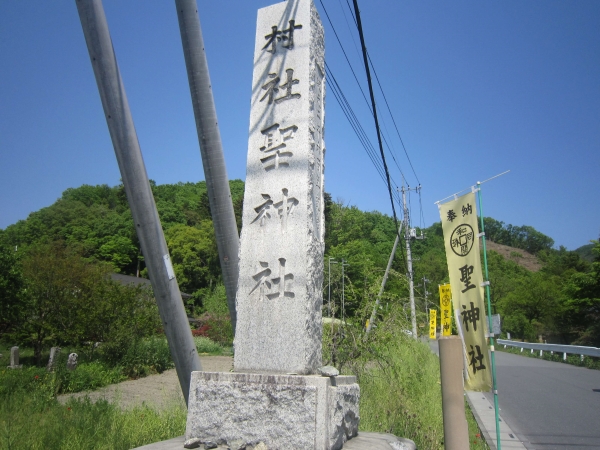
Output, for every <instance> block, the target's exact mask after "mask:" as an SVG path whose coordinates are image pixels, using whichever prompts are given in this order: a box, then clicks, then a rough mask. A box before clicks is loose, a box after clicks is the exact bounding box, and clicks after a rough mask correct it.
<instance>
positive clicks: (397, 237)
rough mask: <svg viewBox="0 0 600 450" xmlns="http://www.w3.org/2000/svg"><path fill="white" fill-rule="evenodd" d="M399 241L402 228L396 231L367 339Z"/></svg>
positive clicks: (370, 320)
mask: <svg viewBox="0 0 600 450" xmlns="http://www.w3.org/2000/svg"><path fill="white" fill-rule="evenodd" d="M398 242H400V230H398V232H397V233H396V240H395V241H394V247H393V248H392V253H391V254H390V259H389V260H388V264H387V267H386V268H385V274H384V275H383V280H381V287H380V288H379V294H377V300H375V306H373V312H372V313H371V318H370V319H369V325H368V326H367V330H366V331H365V339H366V338H367V335H368V334H369V332H370V331H371V328H373V322H374V321H375V317H376V315H377V308H378V307H379V302H380V301H381V295H382V294H383V290H384V289H385V283H386V282H387V279H388V275H389V273H390V269H391V268H392V262H393V261H394V255H395V254H396V248H397V247H398Z"/></svg>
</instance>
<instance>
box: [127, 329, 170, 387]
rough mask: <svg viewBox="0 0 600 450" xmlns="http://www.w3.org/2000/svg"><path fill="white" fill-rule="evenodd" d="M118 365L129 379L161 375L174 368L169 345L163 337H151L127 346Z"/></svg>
mask: <svg viewBox="0 0 600 450" xmlns="http://www.w3.org/2000/svg"><path fill="white" fill-rule="evenodd" d="M119 364H120V365H121V367H122V370H123V373H124V374H125V375H127V376H128V377H130V378H139V377H143V376H146V375H149V374H152V373H162V372H164V371H165V370H167V369H171V368H173V367H174V363H173V360H172V358H171V352H170V350H169V344H168V343H167V339H166V338H165V337H164V336H153V337H149V338H146V339H142V340H140V341H134V342H132V343H131V345H129V347H128V348H127V351H126V353H125V355H123V357H122V358H121V360H120V362H119Z"/></svg>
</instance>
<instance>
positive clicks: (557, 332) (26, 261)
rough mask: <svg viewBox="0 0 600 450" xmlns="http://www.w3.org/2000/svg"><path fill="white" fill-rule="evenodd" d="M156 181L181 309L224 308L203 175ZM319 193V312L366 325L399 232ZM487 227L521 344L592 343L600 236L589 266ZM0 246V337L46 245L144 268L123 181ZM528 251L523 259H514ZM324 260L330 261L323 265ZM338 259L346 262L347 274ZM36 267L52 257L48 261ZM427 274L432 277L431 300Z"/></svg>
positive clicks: (75, 256) (421, 297)
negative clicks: (183, 299) (184, 296)
mask: <svg viewBox="0 0 600 450" xmlns="http://www.w3.org/2000/svg"><path fill="white" fill-rule="evenodd" d="M230 186H231V192H232V198H233V202H234V209H235V213H236V218H237V220H238V227H240V226H241V220H240V218H241V208H242V202H243V190H244V184H243V182H242V181H241V180H234V181H231V182H230ZM152 189H153V192H154V196H155V200H156V205H157V208H158V211H159V215H160V218H161V221H162V225H163V228H164V230H165V237H166V240H167V244H168V246H169V250H170V253H171V257H172V260H173V264H174V267H175V272H176V274H177V279H178V281H179V284H180V287H181V290H182V291H183V292H186V293H189V294H191V295H192V297H191V299H189V300H187V304H186V308H187V309H188V312H189V313H190V314H193V315H196V316H197V315H200V314H202V313H203V312H205V311H206V310H207V309H208V310H210V311H212V312H215V311H216V312H219V311H220V313H221V314H226V309H225V307H224V289H223V287H222V285H221V275H220V267H219V263H218V255H217V248H216V244H215V241H214V231H213V224H212V221H211V216H210V207H209V203H208V198H207V193H206V185H205V183H204V182H199V183H179V184H176V185H160V186H159V185H155V184H154V183H152ZM325 200H326V205H325V220H326V237H325V243H326V246H325V252H326V255H325V277H324V285H323V287H324V313H325V315H328V311H329V298H331V302H332V309H333V312H334V314H335V316H336V317H341V316H342V315H343V316H344V318H345V319H346V320H350V321H355V322H356V323H364V321H365V320H366V318H367V317H368V315H369V314H370V310H371V309H372V307H373V304H374V302H375V297H376V295H377V291H378V289H379V285H380V283H381V279H382V276H383V272H384V270H385V267H386V264H387V260H388V258H389V254H390V251H391V249H392V245H393V242H394V239H395V231H394V221H393V219H392V218H390V217H389V216H386V215H383V214H381V213H378V212H364V211H360V210H359V209H358V208H356V207H353V206H346V205H344V204H343V203H342V202H334V201H332V200H331V197H330V196H329V195H328V194H326V196H325ZM485 227H486V235H487V237H488V239H490V240H491V241H493V242H495V243H497V244H502V245H505V246H510V247H512V249H510V250H508V249H507V248H503V250H502V251H503V254H504V255H505V256H501V255H500V254H499V253H497V252H495V251H493V250H491V251H490V252H489V266H490V279H491V287H492V288H491V294H492V304H493V310H494V312H498V313H500V314H501V315H502V318H503V331H504V332H510V333H511V336H512V337H514V338H523V339H527V340H534V339H537V337H538V336H539V335H543V336H544V338H545V339H547V340H548V341H560V342H568V343H578V344H583V345H600V325H599V323H600V320H599V319H600V254H599V253H598V252H599V251H600V246H599V245H598V243H596V244H595V247H594V249H595V252H596V254H595V262H593V263H590V262H588V261H586V260H584V259H582V258H581V257H580V256H579V254H578V253H576V252H570V251H567V250H566V249H564V248H560V249H558V250H556V249H553V248H552V246H553V245H554V241H553V240H552V239H551V238H550V237H548V236H545V235H543V234H542V233H540V232H538V231H537V230H535V229H533V228H532V227H529V226H513V225H510V224H509V225H506V224H504V223H503V222H500V221H497V220H495V219H492V218H485ZM420 231H423V233H424V234H425V236H426V239H424V240H413V241H412V249H413V258H414V280H415V287H416V293H415V297H416V301H417V310H418V311H419V313H418V322H419V326H422V327H423V328H422V330H423V331H424V330H425V328H424V327H425V324H426V318H425V309H426V307H427V306H428V307H432V306H433V307H435V305H437V303H438V294H437V286H438V284H441V283H444V282H447V281H448V273H447V268H446V260H445V253H444V246H443V239H442V229H441V224H440V223H435V224H433V225H432V226H430V227H429V228H426V229H423V230H418V234H420ZM0 245H1V248H2V256H1V259H0V288H1V294H0V295H1V297H2V298H1V300H2V305H3V306H2V307H1V308H0V333H2V332H3V331H2V330H4V332H8V331H7V330H13V331H14V329H15V326H16V325H17V324H16V321H17V320H21V321H23V320H25V319H23V316H21V317H20V318H17V316H15V311H21V310H22V308H21V310H20V309H19V308H18V307H17V306H15V305H17V304H23V301H24V300H23V299H24V298H25V297H27V295H30V294H31V287H32V286H33V285H34V284H32V280H31V279H28V277H29V278H31V277H33V273H35V270H34V269H33V266H32V261H34V260H35V258H38V260H39V259H40V258H41V255H43V254H48V253H50V255H47V256H48V257H54V258H55V259H56V261H55V263H54V265H55V266H56V267H59V266H60V264H59V262H60V261H61V260H62V261H64V260H66V259H68V260H69V261H71V262H70V264H76V263H75V262H74V261H81V262H82V263H81V264H83V265H82V266H81V267H88V266H94V267H95V266H98V267H102V268H103V269H102V271H101V272H102V273H106V272H109V271H113V272H120V273H123V274H129V275H134V276H136V275H141V276H144V275H145V268H144V261H143V256H142V255H141V252H140V248H139V242H138V240H137V237H136V234H135V230H134V227H133V221H132V217H131V213H130V211H129V208H128V205H127V200H126V198H125V193H124V189H123V186H115V187H109V186H106V185H102V186H88V185H84V186H81V187H79V188H75V189H68V190H66V191H65V192H64V193H63V195H62V197H61V198H60V199H59V200H57V201H56V202H55V203H54V204H53V205H51V206H49V207H47V208H43V209H41V210H39V211H37V212H34V213H32V214H31V215H30V216H29V217H28V218H27V219H26V220H22V221H19V222H18V223H16V224H14V225H11V226H9V227H7V228H6V229H5V230H1V231H0ZM403 247H404V246H403V245H400V246H399V247H398V251H397V253H396V258H395V260H394V264H393V266H392V269H393V270H392V274H391V276H390V278H389V280H388V283H387V285H386V292H385V295H384V298H383V301H382V309H381V314H385V312H386V310H389V308H402V309H404V311H405V312H406V314H407V315H409V305H408V283H407V279H406V268H405V262H404V256H405V255H404V253H405V251H404V248H403ZM491 247H492V248H493V246H491ZM497 248H499V247H497ZM526 252H527V253H526ZM527 255H533V256H527ZM526 257H527V258H528V261H529V264H523V263H522V260H523V259H527V258H526ZM61 258H62V259H61ZM69 258H70V259H69ZM329 258H333V260H332V261H331V264H329ZM342 260H344V262H345V264H347V265H344V266H343V271H344V277H343V278H342ZM38 262H39V261H38ZM533 263H535V264H533ZM44 264H47V265H48V264H49V265H52V264H53V263H52V259H51V258H50V260H48V261H45V262H44ZM329 266H331V274H329V272H328V268H329ZM530 269H531V270H530ZM74 270H75V269H74ZM78 270H81V271H84V270H83V269H78ZM90 273H91V272H90ZM329 278H331V296H329V285H328V281H329ZM423 278H426V279H428V280H429V282H428V284H427V291H428V292H429V294H428V296H427V298H426V297H425V291H424V287H423V286H424V285H423ZM28 286H29V287H30V289H29V291H28V290H27V289H28ZM342 289H343V294H342ZM342 295H343V301H344V305H343V309H342ZM426 302H427V304H426ZM10 305H12V307H9V306H10ZM215 305H220V306H215ZM386 308H387V309H386ZM21 314H22V311H21Z"/></svg>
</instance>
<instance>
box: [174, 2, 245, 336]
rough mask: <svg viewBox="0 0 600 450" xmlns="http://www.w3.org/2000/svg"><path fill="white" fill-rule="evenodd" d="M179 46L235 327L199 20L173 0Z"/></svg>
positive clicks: (233, 283) (230, 232) (224, 191)
mask: <svg viewBox="0 0 600 450" xmlns="http://www.w3.org/2000/svg"><path fill="white" fill-rule="evenodd" d="M175 6H176V7H177V18H178V19H179V30H180V32H181V43H182V45H183V54H184V56H185V65H186V68H187V73H188V80H189V83H190V93H191V95H192V105H193V107H194V117H195V118H196V129H197V131H198V141H199V143H200V154H201V155H202V166H203V167H204V178H205V179H206V189H207V191H208V201H209V203H210V212H211V215H212V219H213V225H214V227H215V239H216V241H217V248H218V250H219V261H220V262H221V271H222V273H223V283H224V284H225V291H226V292H227V306H228V307H229V314H230V316H231V324H232V325H233V333H234V334H235V329H236V325H237V312H236V307H235V296H236V290H237V281H238V265H239V264H238V263H239V261H238V250H239V240H240V238H239V235H238V230H237V226H236V223H235V214H234V212H233V203H232V201H231V191H230V189H229V178H228V177H227V169H226V167H225V157H224V156H223V147H222V145H221V135H220V133H219V124H218V122H217V112H216V110H215V101H214V98H213V94H212V89H211V83H210V75H209V73H208V62H207V61H206V52H205V51H204V40H203V38H202V30H201V28H200V18H199V17H198V6H197V4H196V0H175Z"/></svg>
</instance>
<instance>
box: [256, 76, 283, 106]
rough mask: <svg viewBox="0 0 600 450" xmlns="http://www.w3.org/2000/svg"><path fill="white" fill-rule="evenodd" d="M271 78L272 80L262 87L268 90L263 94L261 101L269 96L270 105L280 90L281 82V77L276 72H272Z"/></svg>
mask: <svg viewBox="0 0 600 450" xmlns="http://www.w3.org/2000/svg"><path fill="white" fill-rule="evenodd" d="M269 78H272V80H271V81H269V82H268V83H266V84H265V85H263V86H262V89H263V90H264V91H267V92H266V93H265V95H263V96H262V98H261V99H260V101H261V102H262V101H263V100H264V99H265V98H267V97H269V100H268V101H267V103H268V104H269V105H270V104H271V103H273V100H274V98H275V94H277V92H279V87H278V86H277V84H278V83H279V80H280V79H281V78H279V76H277V74H276V73H270V74H269Z"/></svg>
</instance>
